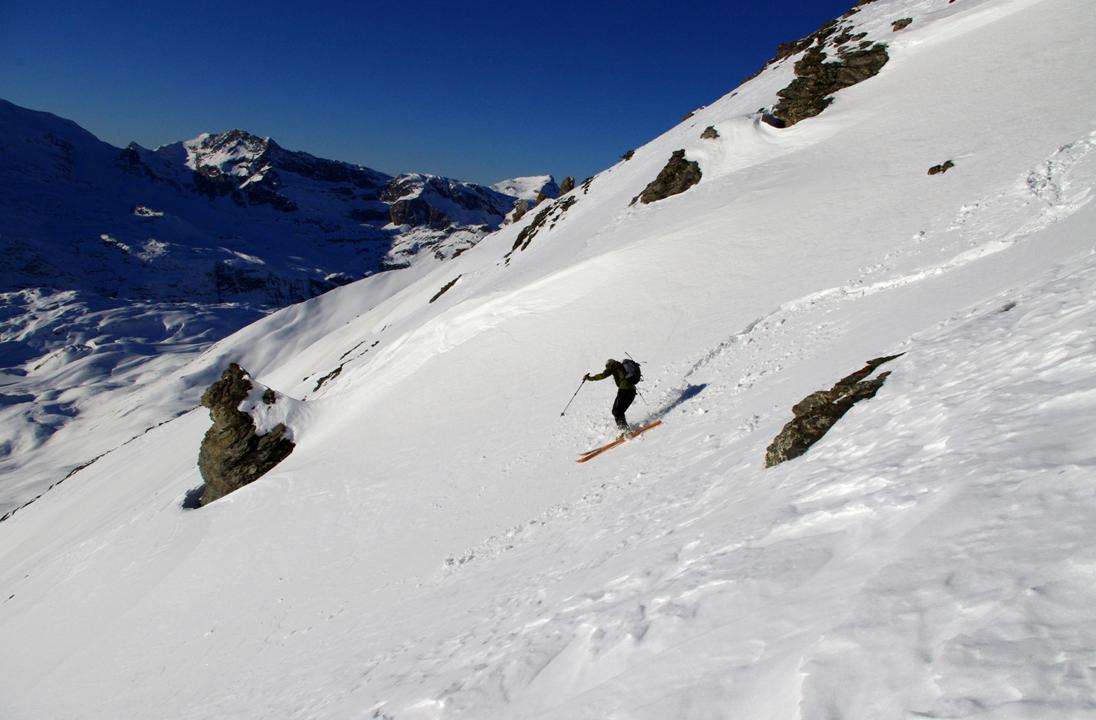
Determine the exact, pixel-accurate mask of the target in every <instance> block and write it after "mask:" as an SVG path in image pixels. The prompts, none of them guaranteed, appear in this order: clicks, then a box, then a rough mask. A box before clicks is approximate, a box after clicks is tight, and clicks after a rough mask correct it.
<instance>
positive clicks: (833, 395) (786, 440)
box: [765, 355, 901, 467]
mask: <svg viewBox="0 0 1096 720" xmlns="http://www.w3.org/2000/svg"><path fill="white" fill-rule="evenodd" d="M897 357H901V355H890V356H888V357H881V358H875V359H874V360H869V361H868V364H867V365H865V366H864V367H863V368H861V369H860V370H857V371H856V372H854V373H853V374H852V375H849V376H847V377H844V378H841V379H840V380H838V381H837V384H835V385H834V386H833V387H832V388H830V389H829V390H819V391H817V392H813V393H811V394H810V395H808V396H807V397H805V398H803V399H802V400H800V401H799V402H798V403H797V404H796V405H795V406H794V407H793V408H792V413H793V414H794V415H795V418H794V419H793V420H791V421H790V422H789V423H788V424H787V425H785V426H784V429H783V430H781V431H780V433H779V434H778V435H777V436H776V438H775V439H774V440H773V441H772V443H771V444H770V445H769V447H768V449H767V450H766V451H765V467H772V466H774V465H779V464H780V463H782V462H784V461H785V460H791V459H792V458H796V457H799V456H800V455H802V454H803V453H805V452H807V450H808V449H809V448H810V447H811V445H814V444H815V443H816V442H818V441H819V440H821V439H822V436H823V435H825V434H826V433H827V432H828V431H829V429H830V428H831V427H833V425H834V424H835V423H836V422H837V421H838V420H840V419H841V417H842V416H843V415H844V414H845V413H847V412H848V411H849V410H850V409H851V408H852V406H853V405H855V404H856V403H858V402H860V401H861V400H866V399H868V398H871V397H875V394H876V393H877V392H879V388H881V387H883V383H884V381H886V379H887V376H888V375H890V373H889V372H885V373H882V374H880V375H878V376H877V377H874V378H871V379H866V378H868V376H869V375H871V374H872V373H873V372H875V369H876V368H877V367H879V366H880V365H882V364H883V363H885V362H889V361H891V360H894V359H895V358H897Z"/></svg>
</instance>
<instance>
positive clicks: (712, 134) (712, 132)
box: [700, 125, 719, 140]
mask: <svg viewBox="0 0 1096 720" xmlns="http://www.w3.org/2000/svg"><path fill="white" fill-rule="evenodd" d="M718 137H719V131H718V130H716V129H715V127H713V126H711V125H709V126H708V127H706V128H704V132H702V133H700V139H701V140H715V139H717V138H718Z"/></svg>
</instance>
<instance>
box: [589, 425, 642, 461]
mask: <svg viewBox="0 0 1096 720" xmlns="http://www.w3.org/2000/svg"><path fill="white" fill-rule="evenodd" d="M661 424H662V421H661V420H655V421H654V422H653V423H651V424H649V425H644V426H643V427H641V428H639V429H637V430H632V431H630V432H626V433H624V434H623V435H621V436H620V437H618V438H617V439H616V440H613V441H612V442H611V443H608V444H607V445H602V446H601V447H599V448H594V449H593V450H589V451H587V452H584V453H582V454H581V455H579V456H578V460H577V462H580V463H584V462H586V461H587V460H593V459H594V458H596V457H597V456H598V455H600V454H601V453H603V452H605V451H606V450H611V449H613V448H615V447H616V446H617V445H620V444H621V443H623V442H626V441H628V440H631V439H632V438H634V437H635V436H637V435H640V434H641V433H645V432H647V431H648V430H650V429H651V428H656V427H658V426H659V425H661Z"/></svg>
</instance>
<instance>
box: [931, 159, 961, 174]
mask: <svg viewBox="0 0 1096 720" xmlns="http://www.w3.org/2000/svg"><path fill="white" fill-rule="evenodd" d="M953 167H955V163H953V162H952V161H951V160H945V161H944V162H942V163H940V164H939V165H933V166H932V167H930V168H929V175H939V174H940V173H946V172H947V171H948V170H951V169H952V168H953Z"/></svg>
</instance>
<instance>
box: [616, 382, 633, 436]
mask: <svg viewBox="0 0 1096 720" xmlns="http://www.w3.org/2000/svg"><path fill="white" fill-rule="evenodd" d="M635 399H636V389H635V388H629V389H627V390H625V389H624V388H618V389H617V396H616V401H615V402H614V403H613V419H614V420H616V424H617V427H618V428H620V429H621V430H627V429H628V421H627V420H625V419H624V413H626V412H628V407H629V406H630V405H631V404H632V402H633V401H634V400H635Z"/></svg>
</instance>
